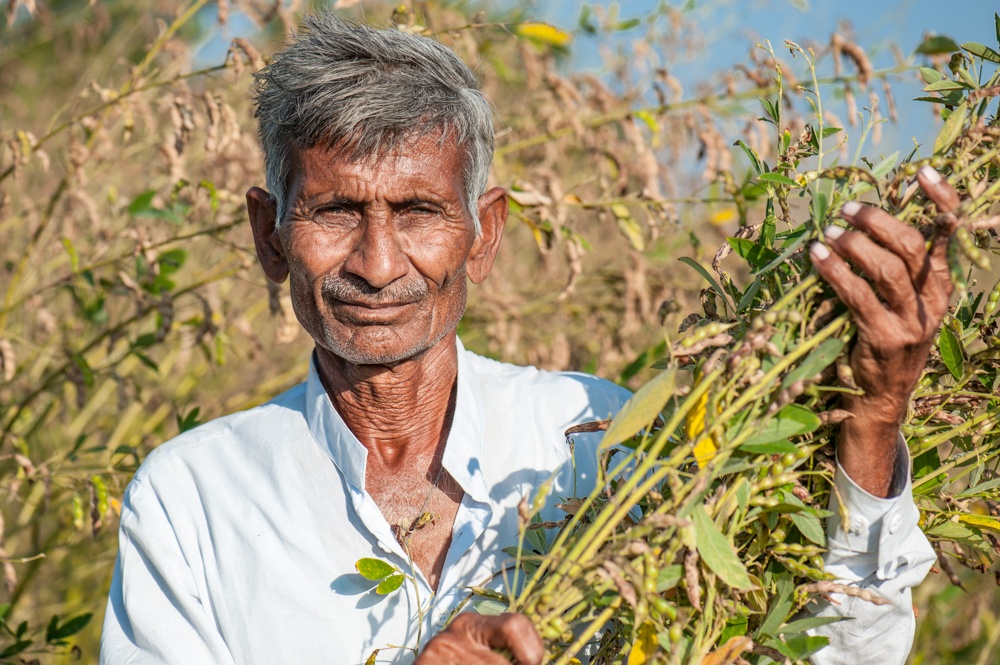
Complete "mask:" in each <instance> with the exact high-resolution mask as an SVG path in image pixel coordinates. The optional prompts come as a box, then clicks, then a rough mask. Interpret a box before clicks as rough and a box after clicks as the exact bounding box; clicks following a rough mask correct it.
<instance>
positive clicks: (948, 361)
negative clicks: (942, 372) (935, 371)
mask: <svg viewBox="0 0 1000 665" xmlns="http://www.w3.org/2000/svg"><path fill="white" fill-rule="evenodd" d="M938 351H940V352H941V360H943V361H944V365H945V367H947V368H948V371H949V372H951V375H952V376H954V377H955V378H956V379H961V378H962V374H963V373H964V365H965V354H963V353H962V342H960V341H959V339H958V337H957V336H956V335H955V333H954V332H952V330H951V328H949V327H948V326H942V328H941V334H940V335H939V336H938Z"/></svg>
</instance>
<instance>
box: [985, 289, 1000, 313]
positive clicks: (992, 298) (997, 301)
mask: <svg viewBox="0 0 1000 665" xmlns="http://www.w3.org/2000/svg"><path fill="white" fill-rule="evenodd" d="M998 309H1000V281H998V282H997V283H996V284H995V285H994V286H993V290H992V291H990V295H989V296H988V297H987V298H986V305H985V306H984V307H983V318H984V319H986V320H989V319H992V318H993V317H994V316H996V313H997V310H998Z"/></svg>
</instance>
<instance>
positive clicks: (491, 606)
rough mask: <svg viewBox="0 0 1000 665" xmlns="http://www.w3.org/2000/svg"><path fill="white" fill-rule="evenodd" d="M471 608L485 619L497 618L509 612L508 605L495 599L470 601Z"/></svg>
mask: <svg viewBox="0 0 1000 665" xmlns="http://www.w3.org/2000/svg"><path fill="white" fill-rule="evenodd" d="M472 606H473V607H475V608H476V613H478V614H481V615H483V616H487V617H493V616H497V615H498V614H503V613H504V612H508V611H510V605H509V604H508V603H505V602H503V601H502V600H496V599H495V598H477V599H476V600H474V601H472Z"/></svg>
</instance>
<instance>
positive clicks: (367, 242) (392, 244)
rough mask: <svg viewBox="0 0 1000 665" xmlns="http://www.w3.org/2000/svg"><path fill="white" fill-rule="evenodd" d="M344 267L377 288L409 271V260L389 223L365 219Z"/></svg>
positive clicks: (371, 218) (382, 220)
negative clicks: (362, 228) (361, 231)
mask: <svg viewBox="0 0 1000 665" xmlns="http://www.w3.org/2000/svg"><path fill="white" fill-rule="evenodd" d="M344 268H345V269H346V270H347V271H348V272H350V273H352V274H354V275H357V276H358V277H360V278H361V279H363V280H365V281H366V282H368V284H370V285H371V286H373V287H374V288H376V289H381V288H384V287H386V286H388V285H389V284H391V283H393V282H394V281H396V280H397V279H399V278H400V277H403V276H404V275H406V273H407V272H408V271H409V261H408V260H407V258H406V255H405V254H404V253H403V252H402V250H401V248H400V246H399V238H398V237H397V234H396V230H395V228H393V224H392V220H391V219H388V218H386V217H382V216H381V215H379V216H374V215H372V216H368V219H366V220H365V221H364V230H363V233H362V236H361V238H360V239H359V241H358V244H357V245H356V246H355V247H354V251H352V252H351V254H350V256H348V257H347V261H346V262H345V263H344Z"/></svg>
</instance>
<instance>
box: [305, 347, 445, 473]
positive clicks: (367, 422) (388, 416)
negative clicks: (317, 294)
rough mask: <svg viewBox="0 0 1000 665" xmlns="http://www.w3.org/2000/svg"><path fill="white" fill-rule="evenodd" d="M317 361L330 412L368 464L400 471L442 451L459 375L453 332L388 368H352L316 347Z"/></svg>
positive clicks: (365, 366)
mask: <svg viewBox="0 0 1000 665" xmlns="http://www.w3.org/2000/svg"><path fill="white" fill-rule="evenodd" d="M316 358H317V369H318V370H319V375H320V378H321V379H322V381H323V385H324V387H325V388H326V391H327V394H328V395H329V396H330V400H331V401H332V402H333V406H334V408H336V409H337V412H338V413H339V414H340V416H341V418H343V419H344V422H345V423H346V424H347V426H348V427H349V428H350V430H351V431H352V432H353V433H354V435H355V436H356V437H357V438H358V440H359V441H360V442H361V444H362V445H364V446H365V448H367V449H368V454H369V460H370V461H371V462H375V463H376V464H377V465H378V466H380V467H383V468H386V469H392V468H402V467H403V466H404V465H406V464H409V463H412V462H413V461H414V460H415V459H416V458H425V457H426V456H427V455H432V456H437V455H439V454H440V453H441V452H443V449H444V439H445V438H446V436H447V432H448V430H449V429H450V426H451V418H452V415H453V414H452V413H451V408H450V407H453V391H454V389H455V385H456V379H457V377H458V355H457V349H456V337H455V335H454V334H450V335H447V336H445V338H444V339H442V340H441V341H440V342H438V343H437V344H435V345H434V346H433V347H431V348H430V349H428V350H427V351H426V352H424V353H423V354H421V355H420V356H419V357H417V358H414V359H410V360H406V361H403V362H401V363H397V364H395V365H392V366H386V365H355V364H352V363H349V362H346V361H345V360H344V359H342V358H339V357H337V356H335V355H333V354H332V353H330V352H329V351H327V350H326V349H323V348H321V347H317V348H316ZM372 456H374V459H372ZM439 459H440V458H439Z"/></svg>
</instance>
